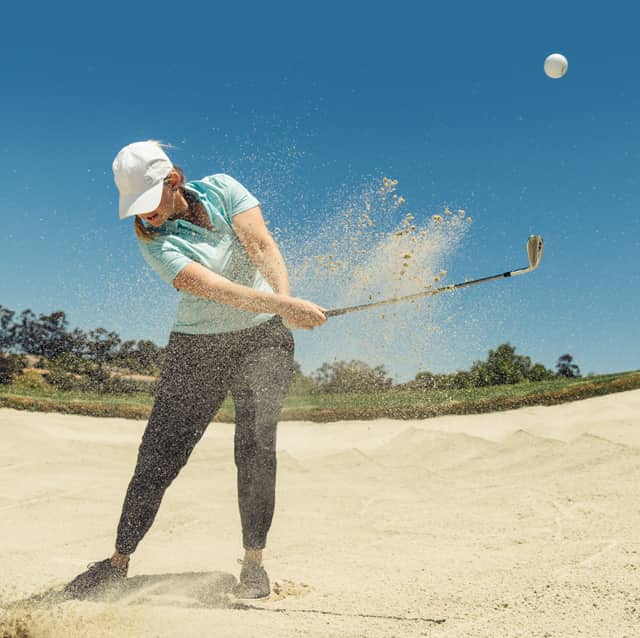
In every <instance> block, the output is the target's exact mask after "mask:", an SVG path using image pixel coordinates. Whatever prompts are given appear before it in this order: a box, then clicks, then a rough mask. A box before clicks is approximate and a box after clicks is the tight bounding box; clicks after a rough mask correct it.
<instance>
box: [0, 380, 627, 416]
mask: <svg viewBox="0 0 640 638" xmlns="http://www.w3.org/2000/svg"><path fill="white" fill-rule="evenodd" d="M637 388H640V371H635V372H624V373H618V374H608V375H600V376H593V377H586V378H578V379H564V378H559V379H552V380H550V381H541V382H536V383H532V382H528V383H519V384H516V385H500V386H491V387H484V388H470V389H465V390H406V389H401V388H391V389H389V390H387V391H384V392H374V393H351V394H306V395H300V394H290V395H289V396H288V397H287V399H286V401H285V405H284V409H283V411H282V420H311V421H337V420H344V419H371V418H397V419H407V418H428V417H432V416H438V415H442V414H474V413H479V412H491V411H498V410H506V409H512V408H518V407H523V406H530V405H554V404H558V403H565V402H567V401H576V400H580V399H586V398H589V397H594V396H600V395H603V394H609V393H612V392H622V391H625V390H633V389H637ZM152 404H153V397H152V396H151V395H150V394H144V393H139V394H127V395H108V394H99V393H87V392H77V391H69V392H62V391H59V390H56V389H55V388H53V387H51V388H48V387H43V388H37V389H33V388H22V387H15V386H11V385H8V386H0V407H10V408H17V409H24V410H37V411H43V412H64V413H68V414H84V415H90V416H106V417H109V416H112V417H124V418H137V419H146V418H147V417H148V415H149V412H150V410H151V406H152ZM217 420H220V421H231V420H233V402H232V400H231V398H230V396H229V397H227V399H226V401H225V403H224V404H223V406H222V409H221V410H220V412H219V414H218V416H217Z"/></svg>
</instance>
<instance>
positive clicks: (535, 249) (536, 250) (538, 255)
mask: <svg viewBox="0 0 640 638" xmlns="http://www.w3.org/2000/svg"><path fill="white" fill-rule="evenodd" d="M543 250H544V241H543V239H542V237H541V236H540V235H531V237H529V239H528V240H527V257H528V258H529V265H528V266H527V267H526V268H519V269H518V270H511V271H509V272H504V273H502V274H500V275H492V276H491V277H482V278H481V279H474V280H473V281H465V282H463V283H460V284H451V285H450V286H442V288H435V289H432V290H423V291H422V292H418V293H415V294H413V295H405V296H403V297H394V298H392V299H385V300H383V301H374V302H371V303H365V304H361V305H359V306H350V307H349V308H336V309H335V310H327V311H326V312H325V313H324V314H325V316H326V317H339V316H340V315H346V314H347V313H349V312H355V311H356V310H368V309H372V308H380V307H381V306H387V305H389V304H392V303H398V302H399V301H410V300H412V299H422V298H423V297H431V296H432V295H437V294H440V293H441V292H452V291H453V290H458V289H460V288H466V287H467V286H474V285H475V284H483V283H486V282H487V281H494V280H495V279H502V278H503V277H515V276H516V275H524V274H525V273H527V272H531V271H532V270H535V269H536V268H537V267H538V266H539V265H540V260H541V259H542V252H543Z"/></svg>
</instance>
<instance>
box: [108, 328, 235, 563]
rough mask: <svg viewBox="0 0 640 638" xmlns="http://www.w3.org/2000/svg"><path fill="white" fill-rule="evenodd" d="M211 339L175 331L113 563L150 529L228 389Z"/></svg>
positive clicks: (223, 367) (226, 371)
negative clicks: (164, 497)
mask: <svg viewBox="0 0 640 638" xmlns="http://www.w3.org/2000/svg"><path fill="white" fill-rule="evenodd" d="M216 343H217V341H216V340H215V339H211V338H210V336H206V335H184V334H179V333H173V334H172V335H171V339H170V341H169V346H168V347H167V356H166V360H165V365H164V366H163V371H162V375H161V377H160V380H159V381H158V386H157V388H156V393H155V400H154V405H153V409H152V412H151V416H150V418H149V422H148V424H147V428H146V430H145V432H144V435H143V437H142V443H141V444H140V448H139V451H138V460H137V464H136V468H135V471H134V474H133V477H132V479H131V481H130V483H129V487H128V489H127V493H126V497H125V500H124V504H123V507H122V514H121V517H120V522H119V524H118V534H117V540H116V554H114V557H113V558H112V562H113V564H114V565H117V564H118V563H120V564H122V563H123V562H125V559H126V557H127V556H128V555H129V554H132V553H133V552H134V551H135V549H136V547H137V546H138V543H139V542H140V541H141V540H142V538H143V537H144V535H145V534H146V532H147V531H148V530H149V528H150V527H151V524H152V523H153V521H154V519H155V517H156V514H157V512H158V509H159V507H160V502H161V501H162V497H163V495H164V493H165V490H166V489H167V488H168V487H169V485H170V484H171V482H172V481H173V480H174V479H175V478H176V476H177V475H178V473H179V472H180V470H181V469H182V468H183V467H184V465H185V464H186V462H187V460H188V458H189V456H190V455H191V452H192V451H193V448H194V447H195V445H196V443H197V442H198V441H199V440H200V438H201V437H202V435H203V434H204V432H205V430H206V428H207V425H208V424H209V422H210V421H211V419H212V418H213V417H214V415H215V414H216V412H217V411H218V410H219V408H220V406H221V405H222V402H223V401H224V399H225V397H226V395H227V392H228V389H229V372H230V371H229V362H228V359H226V357H225V356H224V353H221V352H220V351H219V348H216V347H212V344H214V345H215V344H216Z"/></svg>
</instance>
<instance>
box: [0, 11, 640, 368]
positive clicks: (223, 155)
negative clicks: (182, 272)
mask: <svg viewBox="0 0 640 638" xmlns="http://www.w3.org/2000/svg"><path fill="white" fill-rule="evenodd" d="M523 7H524V8H523ZM590 7H591V5H585V4H584V3H578V2H572V3H567V2H562V3H558V4H557V5H553V4H552V3H544V4H543V5H541V4H540V3H491V2H488V3H471V2H467V3H418V2H414V3H403V2H395V3H384V4H376V3H355V2H354V3H347V2H341V3H331V2H325V3H315V4H314V5H313V6H306V4H301V3H234V4H232V3H229V4H228V5H226V4H224V5H223V4H220V3H211V2H208V3H180V4H177V5H176V4H173V5H170V4H163V3H156V4H151V3H148V2H141V3H133V2H129V3H126V4H125V3H115V2H111V3H99V4H95V5H94V4H91V5H89V4H83V5H78V6H77V7H73V4H72V3H62V4H58V5H56V4H50V5H46V6H45V5H43V6H41V7H38V6H33V5H31V4H27V3H22V4H20V5H19V6H15V3H11V6H8V7H5V8H4V9H3V24H4V25H5V29H4V32H3V38H2V40H1V41H0V49H1V53H2V111H3V115H4V117H3V127H2V137H1V138H0V170H1V174H2V176H3V178H2V179H3V188H2V190H1V192H0V211H1V215H2V224H3V233H2V236H1V238H0V242H1V252H0V260H2V262H1V263H2V267H3V268H2V270H3V273H4V277H3V278H2V282H1V283H0V304H2V305H3V306H6V307H9V308H11V309H14V310H16V311H18V312H20V311H22V310H24V309H25V308H31V309H32V310H34V311H35V312H38V313H39V312H51V311H53V310H56V309H63V310H65V311H67V313H68V317H69V320H70V323H71V326H72V327H75V326H79V327H82V328H84V329H91V328H95V327H98V326H104V327H106V328H108V329H111V330H115V331H117V332H118V333H119V334H120V335H121V336H122V337H123V338H133V339H140V338H151V339H153V340H155V341H156V342H157V343H160V344H164V343H166V339H167V336H168V332H169V330H170V327H171V324H172V321H173V314H174V310H175V301H176V297H175V294H174V292H173V291H172V290H171V289H169V288H168V287H166V286H165V285H164V284H162V283H161V282H160V281H159V280H157V278H156V277H155V275H153V274H152V273H151V272H150V271H149V269H148V267H147V266H146V264H145V263H144V262H143V260H142V258H141V256H140V255H139V252H138V248H137V245H136V240H135V238H134V236H133V234H132V230H131V226H130V224H129V223H128V222H120V221H119V220H118V217H117V208H116V195H117V194H116V189H115V186H114V185H113V181H112V176H111V161H112V159H113V156H114V155H115V153H116V152H117V151H118V149H119V148H120V147H121V146H123V145H124V144H126V143H129V142H131V141H136V140H140V139H147V138H156V139H162V140H164V141H167V142H170V143H172V144H173V145H174V146H175V147H176V148H175V150H174V151H173V152H171V156H172V159H174V160H175V161H176V163H178V164H181V165H182V166H183V167H184V168H185V169H186V171H187V174H188V175H189V176H191V177H194V178H195V177H201V176H203V175H206V174H210V173H213V172H222V171H224V172H228V173H230V174H232V175H234V176H235V177H237V178H238V179H239V180H240V181H242V182H243V183H244V184H245V185H246V186H247V187H248V188H249V189H250V190H252V191H253V192H254V193H255V194H256V195H257V196H258V197H259V198H260V200H261V201H262V203H263V210H264V214H265V217H267V218H268V219H269V220H270V221H271V223H272V224H273V225H274V226H277V227H279V228H282V229H283V233H284V235H285V236H286V238H287V242H288V245H294V244H295V242H296V238H297V237H302V236H304V237H308V236H310V235H311V236H313V235H314V234H317V236H318V237H323V238H329V239H330V237H331V232H327V224H328V225H329V231H332V228H331V220H332V219H334V218H335V216H336V215H339V214H340V208H341V205H342V204H341V198H342V199H344V200H345V201H346V200H348V199H350V198H351V199H353V198H355V199H356V200H357V199H358V197H359V193H361V192H362V191H363V189H366V188H368V187H370V186H371V185H372V184H376V183H378V181H379V180H380V179H381V178H382V176H389V177H393V178H395V179H398V180H399V191H400V192H401V193H402V195H403V196H404V197H405V198H406V199H407V206H409V207H410V210H411V211H412V212H414V214H415V215H416V216H417V217H418V218H419V220H420V219H428V218H429V217H430V216H431V215H432V214H434V213H438V212H440V211H441V209H442V207H443V206H445V205H449V206H451V207H452V208H464V209H465V210H466V211H467V212H468V214H469V215H472V216H473V218H474V222H473V224H472V225H471V227H470V229H469V231H468V232H467V234H466V236H465V238H464V240H463V242H462V244H461V245H460V246H459V247H458V248H457V249H456V250H455V251H454V252H452V254H451V255H450V256H449V258H448V260H449V261H448V262H447V263H445V264H442V267H444V268H446V269H447V270H448V271H449V275H448V276H447V282H448V283H453V282H454V281H458V280H463V279H465V278H467V277H479V276H484V275H489V274H494V273H496V272H501V271H503V270H505V269H511V268H515V267H519V266H522V265H524V264H525V263H526V259H525V254H524V244H525V240H526V238H527V236H528V235H529V234H530V233H534V232H535V233H540V234H542V235H543V236H544V238H545V240H546V253H545V258H544V260H543V263H542V266H541V267H540V269H539V270H538V271H537V272H536V273H534V274H531V275H527V276H525V277H522V278H518V279H515V280H512V281H504V282H498V283H494V284H488V285H486V286H478V287H476V288H472V289H469V290H467V291H464V292H461V293H459V294H458V295H456V296H455V298H453V299H448V300H444V299H441V298H438V299H434V300H432V301H431V302H424V305H423V306H421V307H420V308H422V311H423V312H424V313H427V314H428V313H433V322H434V323H436V324H437V325H438V330H436V331H434V332H431V333H428V334H427V333H423V332H421V330H422V328H420V326H418V325H417V323H414V327H413V328H412V326H411V325H406V323H403V322H397V323H396V322H394V321H393V320H389V319H387V320H384V321H382V320H380V321H379V322H378V323H377V324H376V323H375V322H373V323H371V322H372V321H373V319H372V318H371V317H368V318H364V317H360V318H356V317H355V316H352V317H350V318H343V319H339V318H336V319H332V320H331V321H330V322H328V324H327V325H326V326H324V327H323V328H321V329H320V330H317V331H315V332H313V333H311V334H307V333H302V332H298V333H297V334H296V336H297V355H296V358H297V359H298V361H300V363H301V364H302V366H303V370H305V371H306V372H309V371H311V370H313V369H314V368H315V367H317V366H318V365H320V364H321V363H322V362H323V361H331V360H333V359H335V358H338V359H341V358H362V359H364V360H366V361H368V362H369V363H371V364H375V365H377V364H381V363H382V364H385V365H386V366H387V369H388V370H389V371H390V372H392V373H393V374H394V375H395V376H396V378H397V379H398V380H404V379H406V378H410V377H412V376H413V375H414V374H415V373H416V372H417V371H418V370H419V369H424V368H425V367H428V368H429V369H432V370H434V371H439V372H440V371H452V370H455V369H457V368H466V367H468V366H469V365H470V364H471V363H472V362H473V361H474V360H475V359H479V358H484V357H485V355H486V352H487V350H488V349H489V348H492V347H495V346H496V345H498V344H499V343H502V342H504V341H510V342H511V343H512V344H514V345H515V346H516V347H517V349H518V351H520V352H522V353H526V354H529V355H530V356H531V357H532V358H533V359H534V360H536V361H541V362H542V363H544V364H545V365H547V366H553V365H554V363H555V361H556V359H557V357H558V356H559V355H561V354H563V353H565V352H570V353H571V354H573V355H574V357H575V358H576V361H577V363H578V364H579V365H580V366H581V368H582V371H583V372H585V373H586V372H609V371H619V370H629V369H637V368H639V367H640V365H639V363H638V362H639V361H640V339H639V337H640V329H639V328H638V325H639V322H638V316H640V295H639V294H638V289H639V284H640V277H639V272H640V266H639V265H638V256H639V254H640V251H639V248H640V221H639V219H638V203H639V202H640V182H639V180H638V174H639V168H640V116H639V114H640V86H639V83H638V66H639V64H638V63H639V62H640V48H639V47H638V44H637V23H638V19H639V18H640V10H638V9H637V8H636V7H634V6H633V5H632V4H631V3H624V4H622V3H620V4H619V5H617V4H616V3H612V2H609V3H606V5H605V4H599V5H597V6H596V5H594V7H593V8H590ZM556 51H558V52H562V53H564V54H565V55H566V56H567V57H568V59H569V73H568V74H567V76H566V77H565V78H563V79H562V80H551V79H548V78H547V77H546V76H545V75H544V74H543V72H542V63H543V61H544V58H545V56H546V55H547V54H549V53H552V52H556ZM334 232H335V233H337V234H339V231H338V230H337V229H335V231H334ZM319 241H320V239H318V242H319ZM318 242H316V244H318ZM320 248H321V246H320V247H319V249H320ZM327 251H328V248H327ZM285 256H287V255H285ZM299 257H300V255H295V256H294V255H293V254H292V256H291V259H294V258H295V259H297V258H299ZM308 283H309V286H308V287H305V289H302V290H295V291H294V293H295V294H297V295H299V296H305V293H310V292H311V291H313V293H314V295H315V297H314V300H315V301H317V302H318V303H321V304H322V303H325V299H330V298H331V297H330V292H331V291H330V288H331V283H330V282H327V286H328V288H327V291H326V294H327V296H326V297H325V298H322V297H323V293H322V287H321V286H320V285H319V282H317V281H316V282H308ZM427 306H428V307H427ZM419 311H420V309H418V310H416V309H413V310H412V312H419ZM406 316H407V317H409V319H411V318H412V317H414V316H417V315H411V313H410V312H409V311H407V315H406ZM367 322H369V323H368V324H367ZM411 323H412V322H411V321H409V324H411ZM365 325H367V326H368V327H367V331H366V334H365V331H364V330H362V331H361V334H359V330H360V329H361V328H362V326H365ZM345 335H348V337H346V336H345ZM382 337H384V339H385V340H386V345H385V347H384V348H377V343H378V341H379V340H380V339H381V338H382ZM345 339H346V341H345ZM407 344H408V345H407Z"/></svg>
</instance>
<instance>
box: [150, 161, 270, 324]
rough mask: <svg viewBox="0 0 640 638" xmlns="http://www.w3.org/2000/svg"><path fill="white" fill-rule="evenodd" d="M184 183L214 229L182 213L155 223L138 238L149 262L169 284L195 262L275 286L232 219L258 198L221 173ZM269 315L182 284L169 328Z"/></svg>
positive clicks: (262, 286) (259, 285)
mask: <svg viewBox="0 0 640 638" xmlns="http://www.w3.org/2000/svg"><path fill="white" fill-rule="evenodd" d="M184 188H186V189H187V190H189V192H191V193H193V194H194V195H196V196H197V197H198V199H199V200H200V202H202V204H203V205H204V208H205V210H206V211H207V213H208V215H209V219H210V220H211V224H212V226H213V230H207V229H206V228H203V227H202V226H197V225H196V224H192V223H191V222H188V221H184V220H182V219H178V220H169V221H167V222H165V223H164V224H163V225H162V226H160V227H159V228H158V229H156V232H157V236H156V237H155V238H154V239H153V240H152V241H142V240H140V250H141V251H142V255H143V257H144V258H145V260H146V261H147V263H148V264H149V265H150V266H151V268H153V270H155V272H156V273H157V274H158V275H159V276H160V278H161V279H163V280H164V281H166V282H167V283H168V284H169V285H173V280H174V279H175V277H176V275H177V274H178V273H179V272H180V271H181V270H182V269H183V268H184V267H185V266H186V265H188V264H191V263H193V262H197V263H199V264H201V265H203V266H205V267H206V268H208V269H209V270H211V271H213V272H215V273H217V274H219V275H222V276H223V277H226V278H227V279H230V280H231V281H233V282H235V283H238V284H242V285H243V286H248V287H250V288H255V289H256V290H262V291H265V292H273V289H272V288H271V286H270V285H269V284H268V283H267V282H266V280H265V279H264V278H263V277H262V275H261V274H260V271H259V270H258V268H257V267H256V265H255V264H254V263H253V262H252V261H251V258H250V257H249V254H248V253H247V251H246V249H245V247H244V246H243V245H242V243H241V242H240V240H239V239H238V237H237V236H236V234H235V231H234V230H233V226H232V225H231V220H232V219H233V216H234V215H237V214H238V213H241V212H243V211H245V210H248V209H249V208H253V207H254V206H258V204H259V202H258V200H257V199H256V198H255V197H254V196H253V195H252V194H251V193H250V192H249V191H248V190H247V189H246V188H245V187H244V186H243V185H242V184H240V183H239V182H238V181H236V180H235V179H234V178H233V177H230V176H229V175H225V174H222V173H219V174H216V175H210V176H209V177H204V178H203V179H201V180H197V181H195V180H194V181H190V182H187V183H186V184H184ZM273 316H274V315H273V314H266V313H255V312H249V311H246V310H239V309H238V308H234V307H233V306H228V305H226V304H222V303H218V302H217V301H212V300H210V299H204V298H203V297H197V296H195V295H192V294H190V293H188V292H186V291H182V290H181V291H180V298H179V302H178V316H177V318H176V321H175V323H174V324H173V328H172V330H173V331H175V332H186V333H189V334H213V333H220V332H230V331H235V330H244V329H245V328H251V327H254V326H257V325H259V324H261V323H263V322H265V321H268V320H269V319H271V317H273Z"/></svg>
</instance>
